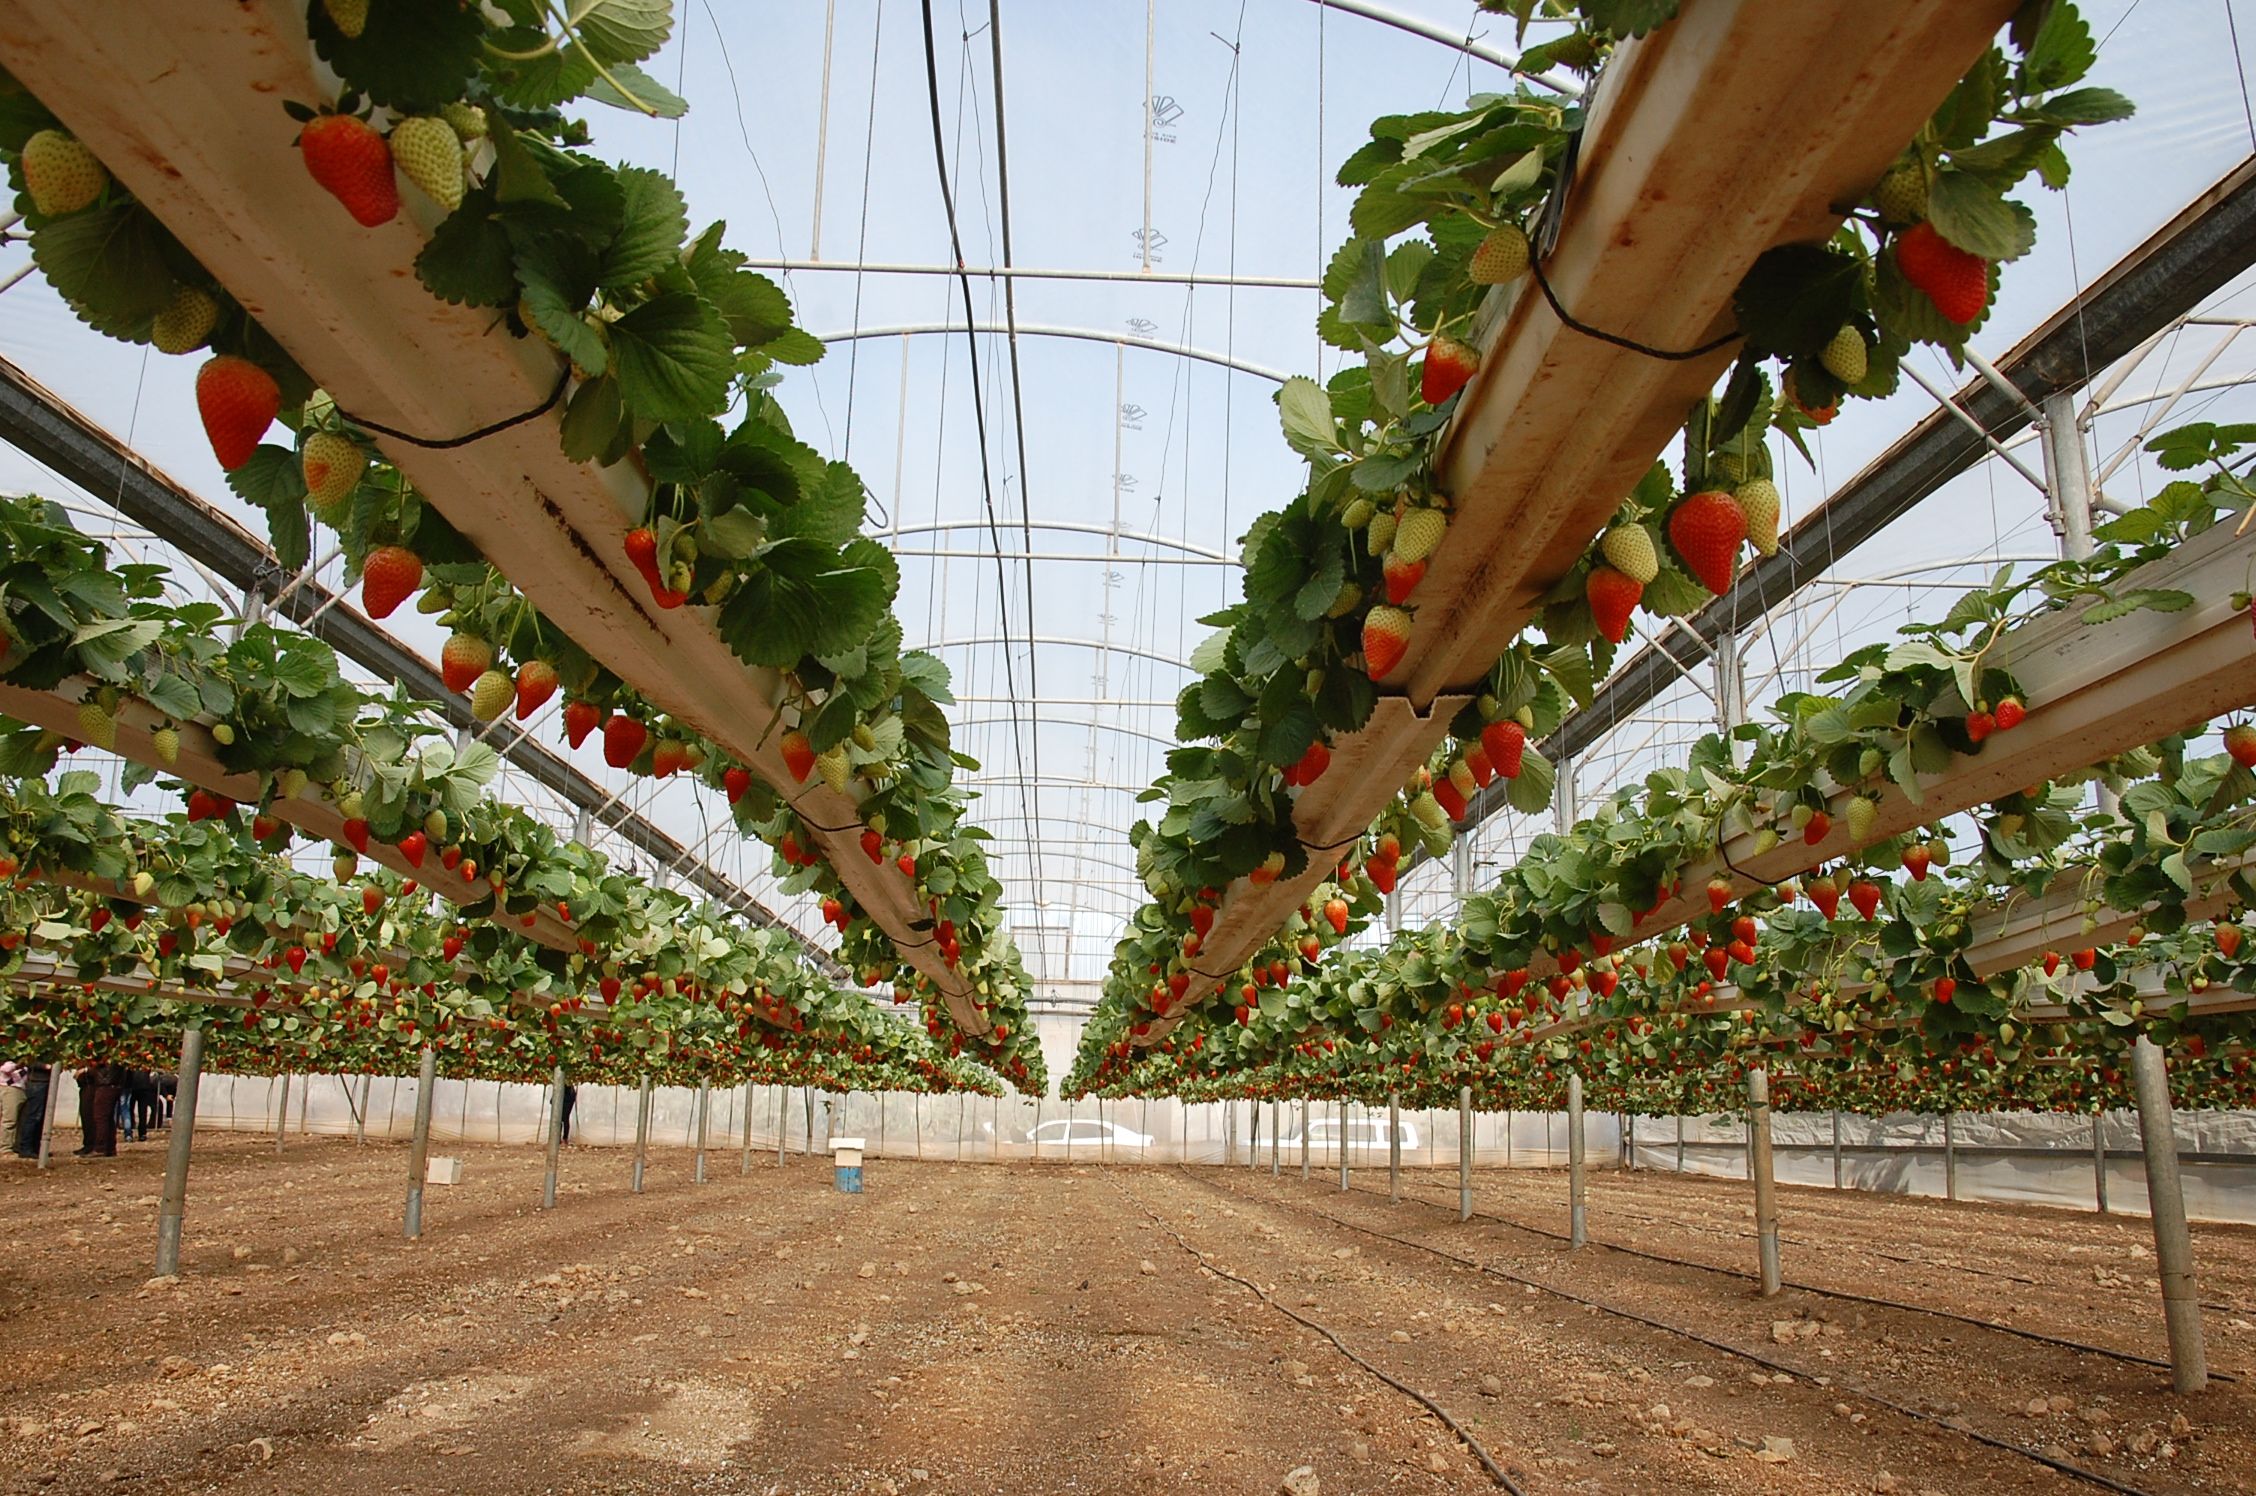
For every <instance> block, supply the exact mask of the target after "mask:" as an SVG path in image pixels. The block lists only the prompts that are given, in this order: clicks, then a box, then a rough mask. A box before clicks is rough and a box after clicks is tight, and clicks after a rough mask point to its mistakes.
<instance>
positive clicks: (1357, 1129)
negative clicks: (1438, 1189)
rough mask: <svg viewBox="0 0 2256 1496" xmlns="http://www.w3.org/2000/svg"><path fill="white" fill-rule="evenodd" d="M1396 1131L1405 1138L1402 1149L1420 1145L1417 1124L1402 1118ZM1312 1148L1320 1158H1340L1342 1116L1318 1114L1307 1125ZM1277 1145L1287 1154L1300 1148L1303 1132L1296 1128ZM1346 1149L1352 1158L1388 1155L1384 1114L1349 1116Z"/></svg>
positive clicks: (1296, 1151)
mask: <svg viewBox="0 0 2256 1496" xmlns="http://www.w3.org/2000/svg"><path fill="white" fill-rule="evenodd" d="M1395 1133H1396V1135H1397V1136H1398V1137H1399V1138H1400V1139H1401V1141H1402V1151H1403V1152H1404V1153H1408V1152H1410V1151H1412V1150H1413V1149H1415V1148H1416V1147H1417V1146H1418V1124H1417V1123H1415V1122H1411V1121H1407V1120H1405V1121H1402V1122H1399V1123H1397V1124H1395ZM1308 1146H1309V1151H1310V1152H1311V1153H1312V1154H1315V1155H1317V1156H1319V1157H1322V1156H1326V1155H1329V1156H1330V1157H1333V1158H1337V1157H1338V1156H1339V1146H1340V1123H1339V1118H1338V1117H1336V1116H1334V1117H1321V1116H1320V1117H1317V1118H1315V1119H1314V1120H1313V1121H1311V1122H1310V1123H1309V1124H1308ZM1278 1147H1279V1148H1280V1149H1281V1150H1282V1151H1283V1152H1284V1153H1286V1154H1287V1155H1292V1154H1297V1153H1298V1152H1299V1151H1300V1131H1299V1129H1297V1128H1295V1129H1294V1130H1293V1131H1292V1132H1290V1133H1288V1134H1286V1135H1285V1136H1284V1137H1282V1138H1280V1139H1279V1140H1278ZM1347 1148H1348V1157H1349V1159H1350V1160H1353V1159H1359V1158H1364V1157H1371V1158H1377V1159H1384V1158H1385V1157H1386V1156H1387V1123H1386V1118H1384V1117H1356V1118H1350V1119H1349V1121H1348V1124H1347Z"/></svg>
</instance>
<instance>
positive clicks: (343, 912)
mask: <svg viewBox="0 0 2256 1496" xmlns="http://www.w3.org/2000/svg"><path fill="white" fill-rule="evenodd" d="M99 790H100V779H99V776H97V775H95V774H93V773H92V772H90V771H85V770H75V771H70V772H66V773H64V774H62V775H60V776H59V777H58V778H57V779H56V780H55V781H54V782H53V783H52V784H50V783H48V782H47V781H46V780H45V779H41V778H31V779H24V780H20V781H17V782H15V783H14V784H12V785H9V786H8V787H6V788H5V789H4V790H0V847H4V849H5V850H4V852H0V983H4V984H5V987H6V995H5V996H0V1033H7V1034H10V1035H11V1036H12V1038H13V1039H14V1040H15V1041H17V1042H18V1043H19V1044H20V1045H21V1048H16V1047H11V1052H29V1053H36V1054H41V1055H47V1056H64V1057H69V1058H74V1059H75V1058H79V1057H87V1056H93V1057H114V1056H122V1055H123V1054H126V1053H132V1054H135V1055H140V1054H142V1053H143V1052H144V1051H151V1050H152V1049H153V1051H155V1052H161V1051H162V1050H163V1049H164V1047H165V1046H166V1045H168V1044H174V1043H177V1039H178V1033H179V1030H180V1028H181V1027H182V1026H183V1025H184V1024H185V1023H189V1022H196V1023H200V1024H202V1025H203V1026H204V1027H205V1028H206V1030H207V1033H209V1034H210V1035H212V1037H213V1038H214V1039H215V1040H216V1041H217V1042H219V1043H220V1044H221V1045H223V1046H224V1048H223V1049H222V1050H221V1051H219V1054H221V1055H224V1056H225V1058H224V1059H221V1058H218V1057H217V1056H215V1058H214V1060H213V1063H214V1065H215V1066H216V1067H217V1068H222V1069H230V1070H238V1071H239V1073H264V1071H265V1070H266V1069H267V1068H269V1067H270V1066H271V1065H272V1064H275V1063H279V1064H280V1065H281V1067H282V1068H284V1069H295V1070H299V1071H305V1070H316V1071H321V1072H323V1073H329V1072H336V1073H354V1072H358V1071H363V1070H375V1071H379V1072H381V1073H387V1074H412V1073H413V1072H414V1069H415V1066H416V1063H417V1055H418V1051H419V1050H420V1049H421V1047H422V1046H424V1045H430V1046H432V1047H433V1048H435V1049H437V1050H438V1051H439V1053H440V1055H441V1056H442V1059H443V1061H444V1062H445V1063H446V1064H447V1065H448V1066H449V1067H450V1068H449V1070H448V1073H450V1074H476V1075H480V1076H486V1077H490V1078H503V1079H528V1078H540V1077H544V1076H545V1075H546V1074H547V1072H548V1070H549V1069H551V1068H553V1067H554V1066H556V1065H563V1066H564V1067H565V1068H566V1069H567V1070H568V1071H569V1072H570V1073H572V1074H573V1075H575V1076H585V1077H587V1078H589V1079H617V1078H622V1077H624V1078H629V1079H632V1078H637V1077H639V1076H642V1075H650V1076H652V1077H653V1078H662V1079H680V1078H682V1077H685V1076H695V1077H697V1078H701V1079H720V1080H741V1079H748V1078H754V1077H756V1076H757V1077H760V1078H767V1077H771V1076H783V1075H802V1074H804V1075H809V1076H812V1075H817V1074H820V1075H827V1076H831V1077H833V1078H847V1077H852V1078H854V1079H857V1080H860V1081H866V1082H871V1083H877V1082H880V1081H882V1082H883V1083H884V1084H885V1086H886V1087H887V1088H890V1089H951V1088H957V1087H964V1086H969V1087H971V1088H973V1089H981V1090H986V1089H992V1088H994V1087H995V1085H996V1082H995V1080H994V1078H993V1076H992V1075H988V1074H986V1073H985V1072H984V1071H982V1070H981V1069H980V1068H979V1067H977V1066H975V1065H973V1064H972V1063H971V1062H969V1061H966V1060H962V1059H959V1058H955V1057H953V1056H951V1055H950V1054H948V1053H947V1050H946V1046H944V1045H942V1044H940V1043H938V1042H935V1041H934V1040H932V1039H930V1038H928V1037H927V1036H926V1035H925V1034H924V1033H922V1032H921V1031H919V1030H918V1029H917V1028H915V1027H914V1026H912V1025H909V1024H906V1023H903V1022H901V1021H900V1020H899V1019H897V1018H895V1017H893V1016H891V1015H889V1014H887V1013H885V1012H883V1011H881V1010H879V1009H877V1008H875V1007H873V1006H872V1005H871V1004H870V1003H869V1002H868V1001H867V1000H866V999H865V998H864V997H862V996H861V995H859V994H857V993H853V992H850V991H844V990H841V989H839V988H837V987H835V986H834V985H833V984H831V983H829V982H827V981H824V980H823V979H822V978H821V977H820V976H819V975H818V974H816V973H814V972H813V971H811V970H810V969H809V968H808V967H807V966H806V964H805V963H804V962H803V961H801V960H800V959H799V953H798V950H797V947H796V945H795V944H794V943H793V942H792V941H791V940H790V939H789V937H788V936H786V935H784V934H783V933H782V932H779V931H775V930H746V929H745V928H744V927H742V926H741V925H740V924H738V923H736V922H735V921H733V920H730V919H728V918H726V917H725V916H724V915H722V914H720V913H719V912H717V911H715V910H713V909H712V908H711V907H709V906H703V907H701V906H698V905H695V904H693V903H692V902H691V901H690V900H688V899H687V898H685V897H683V896H681V895H679V894H675V893H671V892H668V891H666V890H661V889H654V888H651V887H650V886H649V885H647V884H643V883H640V882H639V881H638V880H632V879H628V878H624V877H622V876H620V875H617V874H608V875H606V879H605V881H607V882H610V883H612V884H614V885H615V886H614V887H613V888H612V889H611V890H610V891H609V892H610V896H611V897H610V901H611V902H612V903H613V904H614V905H615V906H616V907H615V908H614V910H613V911H612V912H611V914H610V915H609V923H610V928H611V932H612V933H611V940H610V943H609V944H608V946H607V947H604V948H598V947H597V946H596V945H595V944H594V942H593V941H589V940H583V942H582V944H581V947H580V949H579V950H577V951H575V952H572V953H569V954H563V953H557V952H552V951H548V950H546V949H544V948H541V947H536V946H532V945H531V944H529V943H528V942H526V941H523V940H520V939H516V938H514V937H512V936H510V935H508V934H506V933H505V932H504V931H502V930H501V929H500V928H497V927H496V926H494V925H492V924H486V925H482V926H475V927H474V926H472V925H469V924H466V923H464V922H463V921H462V919H461V912H460V911H459V910H456V909H453V908H450V907H448V906H446V905H444V904H436V905H435V904H434V901H433V900H432V897H431V895H430V894H429V892H428V891H427V890H420V889H418V888H417V887H416V886H415V884H414V881H413V880H412V879H400V878H397V877H395V876H393V875H391V874H389V873H381V872H380V873H377V874H375V875H373V876H368V877H354V878H351V879H349V880H348V879H346V878H343V877H339V878H334V879H332V878H326V877H320V876H316V875H313V874H309V873H307V872H305V871H303V870H301V869H299V868H297V867H295V866H293V865H292V864H291V863H290V862H289V861H287V860H286V859H285V858H283V857H281V856H278V855H277V854H276V852H275V851H273V850H271V849H270V848H269V846H268V845H266V844H265V843H262V842H261V841H260V840H259V839H258V837H257V835H256V828H255V827H254V826H253V825H251V824H248V823H247V822H246V820H245V818H244V817H243V816H241V815H240V814H238V813H226V814H222V815H220V816H216V817H204V818H198V819H191V818H189V817H188V816H186V815H179V814H176V815H173V816H170V817H168V818H166V819H164V820H162V821H148V820H140V819H134V818H129V817H126V816H122V815H120V814H119V813H118V812H116V811H115V810H113V809H111V808H109V807H108V806H106V805H104V804H103V803H102V802H101V800H100V799H99V798H98V794H99ZM598 870H599V871H601V870H600V868H599V869H598ZM341 871H342V870H340V872H341ZM42 973H45V974H47V979H46V980H38V981H35V980H34V978H35V976H37V975H38V974H42ZM199 993H202V994H210V995H211V996H212V998H214V999H216V998H217V997H218V996H219V995H221V994H226V995H228V996H230V997H232V998H234V999H235V1001H234V1002H232V1003H228V1004H225V1005H221V1004H220V1003H218V1002H217V1001H216V1000H215V1001H204V1002H199V1001H198V1000H197V994H199ZM246 999H247V1005H245V1000H246ZM240 1065H249V1066H250V1067H251V1068H250V1069H249V1070H248V1071H241V1070H240ZM794 1083H797V1082H794ZM810 1083H811V1082H810Z"/></svg>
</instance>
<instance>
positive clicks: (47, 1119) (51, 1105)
mask: <svg viewBox="0 0 2256 1496" xmlns="http://www.w3.org/2000/svg"><path fill="white" fill-rule="evenodd" d="M67 1069H68V1067H67V1066H66V1065H65V1064H64V1063H63V1062H62V1061H61V1060H57V1061H55V1062H54V1063H52V1064H50V1065H49V1066H48V1067H47V1114H46V1115H45V1116H44V1117H42V1118H40V1120H39V1167H41V1168H42V1169H44V1168H46V1167H47V1160H48V1158H49V1157H50V1156H51V1155H52V1154H53V1152H54V1148H55V1106H56V1103H57V1102H58V1101H60V1100H61V1099H62V1097H61V1092H62V1089H63V1075H64V1073H65V1072H66V1070H67ZM179 1109H180V1103H179V1102H178V1101H177V1100H176V1101H175V1102H174V1103H173V1110H174V1111H175V1112H176V1113H177V1112H178V1111H179ZM79 1146H80V1147H84V1146H85V1139H83V1138H82V1139H80V1140H79Z"/></svg>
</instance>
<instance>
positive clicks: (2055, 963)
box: [2044, 951, 2060, 977]
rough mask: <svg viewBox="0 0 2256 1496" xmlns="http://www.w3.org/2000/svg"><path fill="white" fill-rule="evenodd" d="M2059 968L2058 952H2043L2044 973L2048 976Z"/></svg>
mask: <svg viewBox="0 0 2256 1496" xmlns="http://www.w3.org/2000/svg"><path fill="white" fill-rule="evenodd" d="M2059 970H2060V952H2058V951H2046V952H2045V953H2044V974H2045V975H2046V976H2048V977H2049V976H2051V975H2053V974H2054V973H2055V972H2057V971H2059Z"/></svg>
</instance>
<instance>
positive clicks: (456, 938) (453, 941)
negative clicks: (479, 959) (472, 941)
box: [439, 935, 463, 961]
mask: <svg viewBox="0 0 2256 1496" xmlns="http://www.w3.org/2000/svg"><path fill="white" fill-rule="evenodd" d="M462 944H463V941H462V937H461V936H460V935H449V936H448V937H447V938H446V939H444V940H442V941H440V942H439V954H440V955H442V956H444V957H446V959H447V960H449V961H452V960H453V959H454V958H455V957H457V956H459V955H461V954H462Z"/></svg>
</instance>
